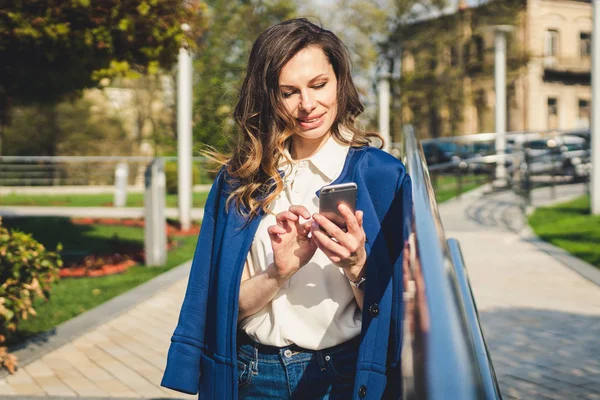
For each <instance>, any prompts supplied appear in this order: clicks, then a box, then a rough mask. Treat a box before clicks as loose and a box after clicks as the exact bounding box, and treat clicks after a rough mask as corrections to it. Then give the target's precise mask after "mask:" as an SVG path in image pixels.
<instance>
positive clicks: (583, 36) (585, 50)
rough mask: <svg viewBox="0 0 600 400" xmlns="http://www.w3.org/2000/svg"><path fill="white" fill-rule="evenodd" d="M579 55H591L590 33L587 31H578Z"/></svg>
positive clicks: (584, 56)
mask: <svg viewBox="0 0 600 400" xmlns="http://www.w3.org/2000/svg"><path fill="white" fill-rule="evenodd" d="M579 55H580V56H581V58H586V57H590V56H591V55H592V34H591V33H589V32H581V33H579Z"/></svg>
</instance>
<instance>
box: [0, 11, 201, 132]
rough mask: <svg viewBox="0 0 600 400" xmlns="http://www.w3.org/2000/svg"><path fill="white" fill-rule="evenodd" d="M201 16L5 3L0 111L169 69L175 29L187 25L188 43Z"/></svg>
mask: <svg viewBox="0 0 600 400" xmlns="http://www.w3.org/2000/svg"><path fill="white" fill-rule="evenodd" d="M203 11H204V4H203V3H201V2H200V1H181V0H152V1H137V0H104V1H95V2H91V1H89V0H77V1H73V0H12V1H10V2H3V3H2V6H1V8H0V59H1V60H2V64H3V69H2V74H0V105H5V106H6V105H8V104H9V103H10V104H29V103H51V102H55V101H57V100H59V99H61V98H63V97H64V96H65V95H67V94H71V93H74V92H77V91H80V90H81V89H84V88H88V87H93V86H96V85H97V83H98V80H99V79H101V78H103V77H112V76H136V75H138V74H140V73H144V72H146V71H148V70H151V71H156V69H157V66H160V67H161V68H165V69H168V68H170V67H171V65H172V64H173V63H174V62H175V61H176V57H177V53H178V49H179V47H180V46H181V44H182V42H183V41H184V40H185V38H186V33H185V32H184V31H183V30H182V28H181V24H182V23H183V22H186V23H187V24H189V25H190V26H191V27H192V30H191V32H188V33H187V35H189V36H190V37H191V40H190V43H191V44H193V40H194V38H195V37H198V36H199V35H200V34H201V32H202V30H203V29H204V27H205V25H204V24H205V23H204V19H203V18H204V17H203V15H204V12H203ZM0 108H3V107H0ZM0 122H2V121H0Z"/></svg>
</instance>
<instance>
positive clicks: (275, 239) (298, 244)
mask: <svg viewBox="0 0 600 400" xmlns="http://www.w3.org/2000/svg"><path fill="white" fill-rule="evenodd" d="M300 217H302V218H304V219H307V220H309V219H310V217H311V215H310V213H309V212H308V210H307V209H306V207H303V206H290V208H289V209H288V211H283V212H280V213H279V214H277V216H276V221H277V225H272V226H270V227H269V228H267V232H268V233H269V237H270V238H271V246H272V247H273V264H274V265H273V268H274V269H275V273H276V274H277V277H278V279H280V280H288V279H289V278H291V276H292V275H294V274H295V273H296V272H297V271H298V270H299V269H300V268H302V267H303V266H304V265H306V264H307V263H308V262H309V261H310V259H311V258H312V256H313V255H314V254H315V251H316V250H317V245H316V244H315V242H314V241H313V240H312V239H311V238H310V236H309V234H310V224H311V221H306V222H304V223H301V222H300Z"/></svg>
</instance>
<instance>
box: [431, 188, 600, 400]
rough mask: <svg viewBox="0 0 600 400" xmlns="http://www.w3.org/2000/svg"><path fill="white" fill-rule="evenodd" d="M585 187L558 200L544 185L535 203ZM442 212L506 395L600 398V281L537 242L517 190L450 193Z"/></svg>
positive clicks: (568, 190) (508, 396)
mask: <svg viewBox="0 0 600 400" xmlns="http://www.w3.org/2000/svg"><path fill="white" fill-rule="evenodd" d="M582 193H583V187H576V188H575V189H573V188H568V187H566V188H561V189H559V190H558V191H557V196H558V199H556V200H553V199H551V196H550V192H549V191H548V190H547V189H544V190H541V191H538V192H535V193H534V197H533V202H534V205H540V204H545V203H549V202H553V201H560V200H561V199H562V200H564V199H568V198H570V197H572V196H573V195H581V194H582ZM440 214H441V217H442V220H443V224H444V229H445V231H446V237H447V238H450V237H453V238H456V239H458V240H459V241H460V244H461V248H462V252H463V256H464V259H465V263H466V266H467V270H468V272H469V278H470V281H471V285H472V287H473V291H474V296H475V299H476V303H477V307H478V309H479V313H480V317H481V320H482V324H483V330H484V335H485V337H486V340H487V343H488V346H489V349H490V352H491V356H492V361H493V364H494V367H495V370H496V374H497V377H498V381H499V384H500V389H501V391H502V393H503V395H504V397H505V398H506V399H513V398H514V399H569V400H570V399H580V398H583V399H600V339H599V338H600V286H598V285H597V284H595V283H592V282H591V281H590V280H588V279H586V278H583V277H582V276H581V275H579V274H578V273H576V272H574V271H573V270H571V269H570V268H568V267H566V266H565V265H564V264H563V263H561V262H560V261H558V260H557V259H556V258H554V257H552V256H550V255H549V254H547V253H545V252H543V251H541V250H540V248H539V247H537V246H536V244H535V240H532V239H534V238H532V237H531V236H530V234H529V233H528V231H529V230H528V229H526V228H525V229H523V228H524V227H525V223H524V219H523V216H522V215H523V214H522V212H521V202H520V200H519V199H518V198H516V196H514V195H513V194H512V193H496V194H491V195H487V196H483V197H478V196H467V198H464V199H462V200H452V201H450V202H447V203H445V204H443V205H442V206H441V207H440ZM599 245H600V244H599Z"/></svg>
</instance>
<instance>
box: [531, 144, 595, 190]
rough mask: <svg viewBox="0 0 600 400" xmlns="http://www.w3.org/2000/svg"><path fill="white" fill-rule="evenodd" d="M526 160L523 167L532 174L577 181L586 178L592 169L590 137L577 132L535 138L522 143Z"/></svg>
mask: <svg viewBox="0 0 600 400" xmlns="http://www.w3.org/2000/svg"><path fill="white" fill-rule="evenodd" d="M523 149H524V151H525V152H526V155H527V157H526V159H525V158H523V159H522V164H521V168H527V170H528V172H529V174H530V175H562V176H569V177H572V178H573V179H574V180H581V179H585V177H587V176H588V175H589V173H590V170H591V158H590V148H589V143H588V141H587V140H585V139H583V138H581V137H579V136H574V135H563V136H557V137H553V138H550V139H534V140H530V141H527V142H524V143H523Z"/></svg>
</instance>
